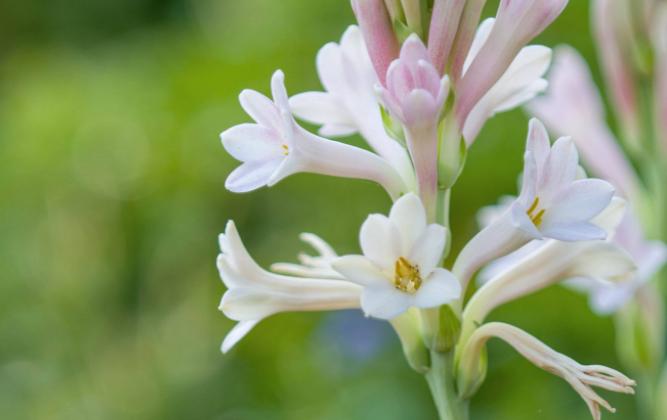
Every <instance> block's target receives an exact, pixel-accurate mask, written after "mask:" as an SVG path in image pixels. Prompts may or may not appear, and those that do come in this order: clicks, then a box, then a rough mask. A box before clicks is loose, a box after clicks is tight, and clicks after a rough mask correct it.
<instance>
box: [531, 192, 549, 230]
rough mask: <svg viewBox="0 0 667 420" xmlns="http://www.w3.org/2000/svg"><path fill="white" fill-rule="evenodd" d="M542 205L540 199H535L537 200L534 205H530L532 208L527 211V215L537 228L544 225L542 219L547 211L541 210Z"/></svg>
mask: <svg viewBox="0 0 667 420" xmlns="http://www.w3.org/2000/svg"><path fill="white" fill-rule="evenodd" d="M539 205H540V197H535V200H533V204H531V205H530V208H529V209H528V210H527V211H526V214H527V215H528V217H530V220H531V221H532V222H533V224H534V225H535V226H537V227H540V225H541V224H542V218H543V217H544V211H545V210H546V209H541V210H540V209H539Z"/></svg>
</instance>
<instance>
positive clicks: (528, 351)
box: [458, 322, 636, 420]
mask: <svg viewBox="0 0 667 420" xmlns="http://www.w3.org/2000/svg"><path fill="white" fill-rule="evenodd" d="M493 337H497V338H500V339H501V340H503V341H505V342H506V343H508V344H509V345H511V346H512V347H513V348H514V349H515V350H516V351H517V352H519V353H520V354H521V355H522V356H523V357H525V358H526V359H527V360H528V361H530V362H531V363H533V364H534V365H535V366H537V367H539V368H541V369H544V370H546V371H547V372H549V373H552V374H554V375H557V376H560V377H561V378H563V379H565V380H566V381H567V382H568V383H569V384H570V386H571V387H572V388H573V389H574V390H575V391H576V392H577V393H578V394H579V395H580V396H581V398H583V400H584V401H585V402H586V405H587V406H588V409H589V410H590V412H591V415H592V416H593V419H595V420H599V419H600V416H601V414H600V407H601V406H602V407H604V408H606V409H607V410H609V411H610V412H612V413H613V412H615V410H614V408H613V407H611V405H609V403H608V402H607V401H605V400H604V399H603V398H602V397H600V396H599V395H598V394H597V393H596V392H595V391H594V390H593V387H596V388H602V389H605V390H608V391H612V392H620V393H623V394H634V388H633V387H634V386H635V385H636V383H635V381H633V380H632V379H630V378H628V377H627V376H625V375H623V374H622V373H620V372H618V371H616V370H614V369H611V368H608V367H606V366H600V365H581V364H579V363H577V362H576V361H575V360H572V359H571V358H569V357H567V356H565V355H564V354H561V353H558V352H556V351H555V350H553V349H551V348H549V347H548V346H547V345H545V344H544V343H542V342H541V341H539V340H538V339H536V338H535V337H533V336H532V335H530V334H528V333H526V332H525V331H523V330H521V329H519V328H517V327H514V326H512V325H509V324H504V323H500V322H491V323H488V324H484V325H482V326H481V327H480V328H479V329H477V330H476V331H475V332H474V334H473V335H472V336H471V337H470V339H469V340H468V341H467V343H466V344H465V347H464V348H463V349H462V351H461V353H460V354H461V359H460V363H459V369H458V372H459V373H458V381H459V392H461V393H462V394H463V395H468V394H469V393H471V392H474V390H475V389H476V387H477V386H478V385H479V383H478V381H479V379H478V377H479V375H480V373H481V371H482V370H483V367H482V366H481V365H480V362H481V360H482V351H483V350H484V347H485V346H486V342H487V341H488V340H489V339H491V338H493Z"/></svg>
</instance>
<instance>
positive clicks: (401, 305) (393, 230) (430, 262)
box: [333, 194, 461, 319]
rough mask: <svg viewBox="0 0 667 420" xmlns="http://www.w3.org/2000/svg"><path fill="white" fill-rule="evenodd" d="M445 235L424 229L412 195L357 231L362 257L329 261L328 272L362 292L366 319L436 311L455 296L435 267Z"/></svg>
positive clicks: (450, 281) (446, 275)
mask: <svg viewBox="0 0 667 420" xmlns="http://www.w3.org/2000/svg"><path fill="white" fill-rule="evenodd" d="M445 236H446V230H445V228H444V227H442V226H440V225H437V224H431V225H427V224H426V213H425V210H424V207H423V205H422V203H421V201H420V200H419V198H417V196H416V195H414V194H407V195H405V196H403V197H401V198H400V199H399V200H398V201H396V203H395V204H394V205H393V207H392V209H391V212H390V213H389V217H386V216H384V215H380V214H373V215H371V216H369V217H368V219H366V221H365V222H364V224H363V225H362V227H361V232H360V234H359V239H360V243H361V249H362V251H363V253H364V255H363V256H362V255H348V256H344V257H341V258H339V259H338V260H335V261H334V263H333V268H334V269H335V270H337V271H338V272H340V273H341V274H342V275H343V276H345V278H347V279H348V280H349V281H352V282H355V283H358V284H359V285H361V286H362V287H363V292H362V295H361V308H362V309H363V311H364V312H365V313H366V315H368V316H373V317H376V318H383V319H392V318H394V317H396V316H398V315H400V314H401V313H403V312H405V311H406V310H408V309H409V308H410V307H419V308H432V307H437V306H440V305H443V304H446V303H448V302H451V301H453V300H455V299H458V298H459V296H460V292H461V289H460V286H459V283H458V281H457V280H456V279H455V278H454V276H452V274H451V273H450V272H449V271H447V270H445V269H443V268H440V267H438V265H439V264H440V261H441V259H442V253H443V251H444V247H445Z"/></svg>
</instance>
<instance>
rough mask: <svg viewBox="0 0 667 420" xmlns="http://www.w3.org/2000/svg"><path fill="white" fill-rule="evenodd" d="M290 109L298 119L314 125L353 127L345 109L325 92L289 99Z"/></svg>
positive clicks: (310, 93)
mask: <svg viewBox="0 0 667 420" xmlns="http://www.w3.org/2000/svg"><path fill="white" fill-rule="evenodd" d="M289 104H290V108H291V109H292V112H293V113H294V115H296V116H297V117H299V118H301V119H303V120H306V121H308V122H311V123H313V124H319V125H323V124H334V125H348V126H349V125H353V124H354V122H353V121H352V120H351V118H350V117H349V115H348V114H347V112H345V108H344V107H342V106H341V105H340V104H339V103H337V102H336V99H335V98H334V97H333V96H332V95H331V94H329V93H325V92H304V93H300V94H298V95H294V96H292V97H291V98H290V99H289Z"/></svg>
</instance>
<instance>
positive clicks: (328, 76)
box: [289, 25, 414, 186]
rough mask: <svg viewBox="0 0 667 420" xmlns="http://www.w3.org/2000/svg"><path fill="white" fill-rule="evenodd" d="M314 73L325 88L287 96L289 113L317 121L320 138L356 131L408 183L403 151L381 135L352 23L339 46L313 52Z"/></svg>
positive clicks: (369, 69)
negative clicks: (319, 90) (290, 110)
mask: <svg viewBox="0 0 667 420" xmlns="http://www.w3.org/2000/svg"><path fill="white" fill-rule="evenodd" d="M317 72H318V74H319V77H320V81H321V82H322V85H323V86H324V88H325V90H326V92H304V93H299V94H297V95H294V96H292V97H291V98H290V100H289V104H290V107H291V109H292V112H293V113H294V114H295V115H296V116H297V117H299V118H301V119H303V120H305V121H308V122H311V123H314V124H318V125H321V126H322V127H321V128H320V130H319V133H320V134H321V135H323V136H334V137H338V136H348V135H351V134H354V133H356V132H359V133H360V134H361V136H362V137H363V138H364V139H365V140H366V141H367V142H368V144H369V145H370V146H371V147H372V148H373V150H375V152H377V153H378V154H379V155H380V156H382V157H383V158H384V159H386V160H387V162H389V163H391V164H392V166H394V168H395V169H396V170H397V171H398V172H399V173H400V174H401V176H402V177H403V179H404V180H405V182H406V184H407V185H408V186H410V185H413V184H414V170H413V169H412V163H411V162H410V158H409V157H408V154H407V152H406V151H405V149H404V148H403V147H402V146H401V145H400V144H399V143H398V142H397V141H395V140H394V139H392V138H391V137H389V136H388V135H387V132H386V131H385V129H384V127H383V125H382V116H381V114H380V108H379V106H378V101H377V97H376V94H375V86H376V85H377V84H378V82H379V79H378V78H377V76H376V74H375V71H374V70H373V65H372V64H371V60H370V57H369V56H368V50H367V48H366V44H365V43H364V40H363V38H362V36H361V32H360V31H359V28H358V27H357V26H354V25H352V26H350V27H348V28H347V30H346V31H345V33H344V34H343V37H342V38H341V40H340V44H336V43H334V42H330V43H328V44H326V45H325V46H324V47H322V48H321V49H320V51H319V52H318V53H317Z"/></svg>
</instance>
